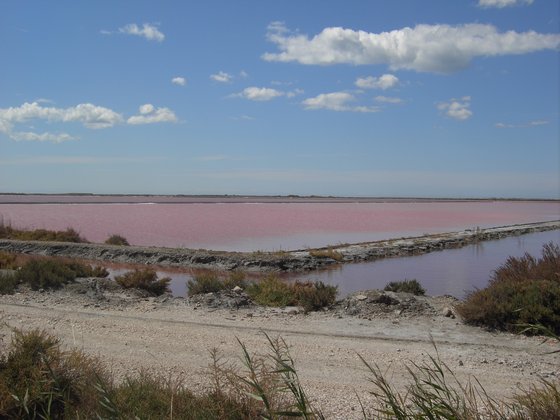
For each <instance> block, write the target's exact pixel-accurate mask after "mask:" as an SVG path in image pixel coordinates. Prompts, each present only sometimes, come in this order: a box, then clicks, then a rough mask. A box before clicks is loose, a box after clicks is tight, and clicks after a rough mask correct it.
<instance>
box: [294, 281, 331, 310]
mask: <svg viewBox="0 0 560 420" xmlns="http://www.w3.org/2000/svg"><path fill="white" fill-rule="evenodd" d="M292 288H293V291H294V295H295V299H296V301H297V303H298V304H299V305H300V306H303V309H304V310H305V312H310V311H316V310H319V309H321V308H326V307H329V306H332V305H333V304H334V302H335V300H336V294H337V292H338V286H330V285H326V284H324V283H323V282H322V281H317V282H310V281H306V282H298V281H296V282H295V283H294V284H293V286H292Z"/></svg>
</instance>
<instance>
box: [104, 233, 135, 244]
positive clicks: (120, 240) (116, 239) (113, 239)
mask: <svg viewBox="0 0 560 420" xmlns="http://www.w3.org/2000/svg"><path fill="white" fill-rule="evenodd" d="M105 243H106V244H107V245H120V246H130V244H129V243H128V241H127V239H126V238H125V237H124V236H121V235H111V236H109V237H108V238H107V240H106V241H105Z"/></svg>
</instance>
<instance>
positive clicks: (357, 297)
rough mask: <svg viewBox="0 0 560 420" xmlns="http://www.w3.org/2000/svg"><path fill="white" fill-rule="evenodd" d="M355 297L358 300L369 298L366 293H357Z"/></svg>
mask: <svg viewBox="0 0 560 420" xmlns="http://www.w3.org/2000/svg"><path fill="white" fill-rule="evenodd" d="M355 297H356V300H360V301H362V300H366V299H367V296H366V295H356V296H355Z"/></svg>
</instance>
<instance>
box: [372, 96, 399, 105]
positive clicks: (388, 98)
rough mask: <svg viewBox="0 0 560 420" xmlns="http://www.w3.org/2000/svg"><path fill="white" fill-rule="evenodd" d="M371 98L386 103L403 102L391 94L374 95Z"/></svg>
mask: <svg viewBox="0 0 560 420" xmlns="http://www.w3.org/2000/svg"><path fill="white" fill-rule="evenodd" d="M373 99H375V101H376V102H382V103H386V104H400V103H402V102H403V100H402V99H401V98H395V97H392V96H376V97H375V98H373Z"/></svg>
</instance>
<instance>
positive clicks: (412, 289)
mask: <svg viewBox="0 0 560 420" xmlns="http://www.w3.org/2000/svg"><path fill="white" fill-rule="evenodd" d="M383 290H385V291H386V292H406V293H412V294H413V295H415V296H424V295H425V294H426V289H424V287H422V285H421V284H420V282H419V281H418V280H416V279H412V280H406V279H405V280H402V281H392V282H390V283H388V284H387V285H386V286H385V288H384V289H383Z"/></svg>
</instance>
